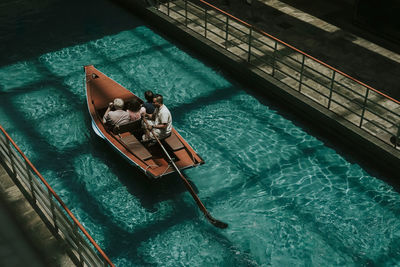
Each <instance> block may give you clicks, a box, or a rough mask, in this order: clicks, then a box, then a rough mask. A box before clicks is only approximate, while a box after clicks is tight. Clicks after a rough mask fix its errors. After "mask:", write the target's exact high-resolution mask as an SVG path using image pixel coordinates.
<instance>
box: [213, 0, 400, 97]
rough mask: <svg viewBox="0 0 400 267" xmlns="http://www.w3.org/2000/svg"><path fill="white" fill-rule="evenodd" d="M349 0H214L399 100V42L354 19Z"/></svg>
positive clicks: (242, 17)
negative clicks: (379, 34)
mask: <svg viewBox="0 0 400 267" xmlns="http://www.w3.org/2000/svg"><path fill="white" fill-rule="evenodd" d="M351 2H353V1H350V0H347V1H346V0H316V1H310V0H300V1H299V0H280V1H278V0H253V1H252V4H251V5H249V4H247V3H246V1H244V0H216V1H210V3H214V4H216V5H217V6H218V7H220V8H222V9H223V10H225V11H227V12H230V13H231V14H233V15H234V16H236V17H238V18H241V19H243V20H245V21H247V22H249V23H250V24H253V25H255V26H257V27H259V28H261V29H263V30H264V31H266V32H267V33H269V34H272V35H274V36H275V37H277V38H279V39H281V40H282V41H284V42H287V43H289V44H291V45H293V46H294V47H296V48H298V49H300V50H302V51H304V52H305V53H307V54H309V55H311V56H313V57H315V58H317V59H319V60H321V61H323V62H325V63H327V64H329V65H331V66H332V67H334V68H337V69H339V70H341V71H343V72H345V73H347V74H349V75H350V76H352V77H354V78H356V79H358V80H360V81H361V82H364V83H366V84H368V85H370V86H372V87H374V88H375V89H377V90H379V91H381V92H384V93H386V94H388V95H389V96H391V97H393V98H395V99H397V100H400V85H399V76H400V45H398V44H396V43H394V42H391V41H389V40H386V39H384V38H382V37H380V36H378V35H376V34H373V33H372V32H370V31H369V30H368V29H365V28H361V27H358V26H357V25H355V24H354V23H353V20H352V13H353V7H352V4H351Z"/></svg>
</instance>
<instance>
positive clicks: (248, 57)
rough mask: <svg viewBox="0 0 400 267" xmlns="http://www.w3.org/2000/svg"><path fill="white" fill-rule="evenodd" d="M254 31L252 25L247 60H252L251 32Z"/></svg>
mask: <svg viewBox="0 0 400 267" xmlns="http://www.w3.org/2000/svg"><path fill="white" fill-rule="evenodd" d="M252 33H253V28H252V27H250V32H249V51H248V54H247V62H250V59H251V37H252V36H251V34H252Z"/></svg>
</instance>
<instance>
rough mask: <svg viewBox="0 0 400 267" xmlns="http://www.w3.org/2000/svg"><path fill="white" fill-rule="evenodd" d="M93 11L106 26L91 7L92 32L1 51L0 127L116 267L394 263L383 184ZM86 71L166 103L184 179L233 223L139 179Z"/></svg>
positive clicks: (226, 84) (393, 227)
mask: <svg viewBox="0 0 400 267" xmlns="http://www.w3.org/2000/svg"><path fill="white" fill-rule="evenodd" d="M55 2H57V1H55ZM60 3H61V2H60ZM99 3H100V4H99ZM92 4H94V3H90V2H89V4H87V6H86V7H85V8H86V9H85V10H86V11H87V10H88V8H89V7H90V5H92ZM96 4H98V5H100V6H104V7H106V8H107V12H110V13H111V14H112V15H113V16H112V17H115V18H116V19H115V21H109V20H108V19H105V18H104V16H103V15H101V14H100V15H96V14H92V13H90V12H89V15H90V14H91V15H90V16H93V17H92V19H93V20H94V22H93V21H90V23H91V26H93V25H95V26H93V27H94V29H97V30H93V27H89V26H87V28H90V30H82V29H81V27H79V25H80V24H79V23H77V24H71V25H70V26H64V27H66V28H67V29H69V30H71V29H72V30H71V31H68V34H70V36H67V37H65V34H67V33H66V32H63V34H60V35H57V34H56V36H55V37H54V38H55V40H53V41H51V48H49V49H44V48H43V47H42V45H45V43H44V44H41V43H40V42H39V41H38V42H37V43H35V42H34V41H33V42H32V43H33V44H34V45H33V47H31V50H30V51H27V52H26V51H25V52H24V53H25V54H23V55H21V54H20V53H18V49H17V48H11V49H14V50H15V51H14V50H12V51H14V52H11V53H9V57H5V58H4V59H3V60H2V62H1V67H0V104H1V105H0V123H1V124H2V126H3V127H4V128H5V129H6V130H7V131H8V132H9V133H10V134H11V136H12V137H13V138H14V140H15V141H16V142H17V144H18V145H19V146H20V147H21V148H22V149H23V151H24V152H25V153H26V154H27V156H28V157H29V158H30V159H31V160H32V162H33V163H34V164H35V165H36V167H37V168H38V169H39V171H40V172H41V173H42V174H43V176H44V177H45V178H46V179H47V181H48V182H49V183H50V185H51V186H52V187H53V188H54V189H55V191H56V192H57V193H58V194H59V195H60V197H61V198H62V199H63V201H64V202H66V204H67V206H68V207H69V208H70V209H71V210H72V212H73V213H74V214H75V215H76V216H77V218H78V219H79V220H80V222H81V223H82V224H83V225H84V227H85V228H86V229H87V230H88V232H89V233H90V234H91V235H92V236H93V238H94V239H95V240H96V242H97V243H98V244H99V245H100V246H101V247H102V248H103V249H104V251H105V252H106V254H107V255H108V256H109V257H110V258H111V260H112V261H113V262H114V263H115V264H116V266H290V265H292V266H373V265H376V266H393V265H400V196H399V194H398V193H397V192H396V191H395V190H394V189H393V188H392V187H391V186H389V185H388V184H386V183H384V182H383V181H381V180H379V179H377V177H372V176H371V175H369V174H368V173H367V172H366V171H365V170H363V169H362V168H361V167H360V166H359V165H357V164H356V163H351V162H348V161H347V160H346V159H345V158H344V157H343V156H342V155H340V154H338V153H336V152H335V151H334V150H333V149H331V148H329V147H327V146H325V145H324V143H323V142H322V141H320V140H318V139H317V138H316V137H313V136H311V135H309V134H308V133H307V132H306V130H305V129H302V128H300V127H298V126H296V125H295V124H294V123H293V122H292V121H290V120H288V119H286V118H285V117H283V116H281V115H280V113H279V112H278V111H277V110H276V109H274V108H271V107H269V106H268V105H266V104H264V103H262V102H260V100H259V99H258V98H256V97H255V96H253V95H251V94H249V93H247V90H244V89H245V88H240V86H238V85H236V84H234V83H232V82H231V81H230V79H228V78H226V77H224V76H223V75H222V74H221V73H219V72H218V71H217V70H215V69H213V68H211V67H210V66H207V65H205V64H204V63H202V62H201V61H200V60H199V59H197V58H194V57H192V56H191V55H189V54H187V53H185V52H184V51H182V50H181V49H180V48H178V47H177V46H176V45H175V44H174V43H171V42H170V41H168V40H166V39H165V38H163V37H161V36H160V35H158V34H157V33H155V32H153V31H152V30H151V29H149V28H148V27H146V26H145V25H143V23H142V22H140V20H138V19H137V18H134V17H130V15H128V14H126V13H125V12H124V11H122V10H120V9H118V8H117V7H114V6H112V5H109V4H106V3H102V2H96ZM70 5H72V4H70ZM65 7H66V8H67V6H65ZM68 7H69V8H70V9H72V10H76V9H77V8H78V7H77V6H73V5H72V7H70V6H68ZM46 8H50V7H46ZM43 10H44V11H43V12H44V13H45V14H46V12H49V11H47V9H45V8H44V9H43ZM50 10H53V9H51V8H50ZM103 12H104V13H106V11H103ZM66 13H68V12H66ZM29 14H30V13H29ZM85 15H87V13H85ZM66 16H67V15H66ZM67 17H68V16H67ZM23 18H25V19H27V20H28V21H29V18H27V15H26V16H24V17H23ZM78 21H80V20H78ZM130 21H132V22H130ZM80 22H82V21H80ZM84 22H85V20H84V21H83V22H82V23H84ZM19 23H20V24H22V25H24V23H25V22H21V21H20V22H19ZM130 23H131V24H130ZM85 25H86V24H85ZM49 27H51V26H49ZM68 27H71V29H70V28H68ZM102 28H104V29H105V30H104V31H101V29H102ZM80 30H82V31H80ZM26 31H28V33H30V34H31V35H32V36H31V38H33V37H34V33H32V31H33V30H26ZM3 38H4V39H7V40H11V41H13V40H14V39H18V38H19V37H18V36H17V37H13V38H11V37H3ZM87 64H94V65H95V66H96V67H97V68H98V69H99V70H100V71H102V72H103V73H105V74H106V75H108V76H110V77H111V78H113V79H114V80H116V81H117V82H119V83H120V84H122V85H124V86H125V87H127V88H129V89H131V90H133V91H134V92H135V93H137V94H138V95H143V92H144V91H146V90H148V89H152V90H154V91H156V92H159V93H161V94H163V95H164V96H165V97H166V105H167V106H168V107H169V109H170V110H171V112H172V115H173V123H174V126H175V127H176V128H177V129H178V131H179V132H180V133H181V134H182V136H183V137H184V138H185V139H186V140H187V141H188V142H189V143H190V144H191V145H192V146H193V147H194V148H195V150H196V151H197V152H198V153H199V154H200V155H201V156H202V157H203V158H204V160H205V162H206V164H205V165H202V166H200V167H197V168H193V169H189V170H186V171H185V174H186V175H187V177H189V178H190V180H191V181H192V182H193V184H194V185H195V187H196V188H197V190H198V194H199V197H200V198H201V199H202V201H203V202H204V204H205V205H206V207H207V208H208V209H209V210H210V212H211V214H212V215H213V216H214V217H216V218H217V219H220V220H223V221H224V222H227V223H228V224H229V228H227V229H226V230H220V229H217V228H214V227H213V226H211V225H210V224H209V223H208V222H207V220H206V219H204V217H203V214H202V213H201V212H200V211H199V210H198V208H197V206H196V204H195V203H194V201H193V200H192V198H191V197H190V195H189V194H188V193H187V192H186V191H185V189H184V187H183V186H182V185H181V182H180V181H179V178H177V177H173V176H172V177H168V178H167V179H166V180H165V181H162V182H159V183H151V182H148V181H147V180H146V178H145V177H144V176H143V175H142V174H140V173H139V172H138V171H136V169H134V168H133V167H131V166H129V165H128V164H127V163H126V162H125V161H124V160H123V159H121V158H119V157H118V156H117V154H116V153H114V152H112V151H111V149H110V148H109V147H108V146H107V145H106V144H105V143H104V142H103V141H102V140H99V139H98V138H97V137H96V136H95V135H94V134H93V133H92V130H91V127H90V121H89V115H88V112H87V108H86V103H85V91H84V73H83V68H82V66H83V65H87ZM263 102H265V101H263ZM378 178H379V177H378Z"/></svg>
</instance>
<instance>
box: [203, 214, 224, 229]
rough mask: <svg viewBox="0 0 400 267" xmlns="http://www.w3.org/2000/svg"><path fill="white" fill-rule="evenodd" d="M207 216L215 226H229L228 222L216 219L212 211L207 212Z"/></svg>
mask: <svg viewBox="0 0 400 267" xmlns="http://www.w3.org/2000/svg"><path fill="white" fill-rule="evenodd" d="M206 218H207V219H208V220H209V221H210V223H211V224H212V225H214V226H215V227H218V228H221V229H225V228H227V227H228V224H227V223H224V222H221V221H219V220H216V219H214V218H213V217H212V216H211V215H210V213H207V214H206Z"/></svg>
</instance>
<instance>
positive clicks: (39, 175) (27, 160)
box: [0, 125, 115, 267]
mask: <svg viewBox="0 0 400 267" xmlns="http://www.w3.org/2000/svg"><path fill="white" fill-rule="evenodd" d="M0 130H1V131H2V132H3V134H4V136H5V137H6V138H7V139H8V141H10V142H11V144H12V145H13V146H14V147H15V149H16V150H17V151H18V153H19V154H20V155H21V156H22V158H23V159H24V160H25V162H26V163H27V164H28V165H29V167H30V168H31V169H32V170H33V172H34V173H35V174H36V175H37V176H38V177H39V179H40V180H41V181H42V183H43V184H44V185H45V186H46V188H47V189H48V190H49V192H51V194H52V195H53V196H54V197H55V198H56V199H57V201H58V203H59V204H60V205H61V207H62V208H63V209H64V210H65V212H67V214H68V215H69V216H70V217H71V219H72V220H73V221H74V223H75V224H76V225H77V226H78V227H79V229H80V230H81V231H82V232H83V234H84V235H85V236H86V237H87V238H88V239H89V241H90V243H91V244H92V245H93V246H94V247H95V248H96V249H97V251H98V252H99V253H100V255H101V256H102V257H103V258H104V260H105V261H106V262H107V263H108V264H109V265H110V266H112V267H115V265H114V264H113V263H112V262H111V260H110V259H109V258H108V257H107V255H106V254H105V253H104V251H103V250H102V249H101V248H100V246H99V245H98V244H97V243H96V241H94V239H93V238H92V237H91V236H90V235H89V233H88V232H87V231H86V230H85V228H84V227H83V226H82V225H81V223H80V222H79V221H78V220H77V219H76V217H75V216H74V215H73V214H72V212H71V211H70V210H69V209H68V207H67V206H66V205H65V203H64V202H63V201H62V200H61V198H60V197H59V196H58V195H57V193H56V192H55V191H54V190H53V188H52V187H51V186H50V185H49V184H48V183H47V181H46V180H45V179H44V178H43V176H42V175H41V174H40V173H39V171H38V170H37V169H36V168H35V166H34V165H33V164H32V163H31V162H30V160H29V159H28V158H27V157H26V156H25V154H24V153H23V152H22V151H21V149H20V148H19V147H18V146H17V144H16V143H15V142H14V140H13V139H12V138H11V137H10V136H9V135H8V133H7V132H6V131H5V130H4V128H3V127H2V126H1V125H0Z"/></svg>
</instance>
